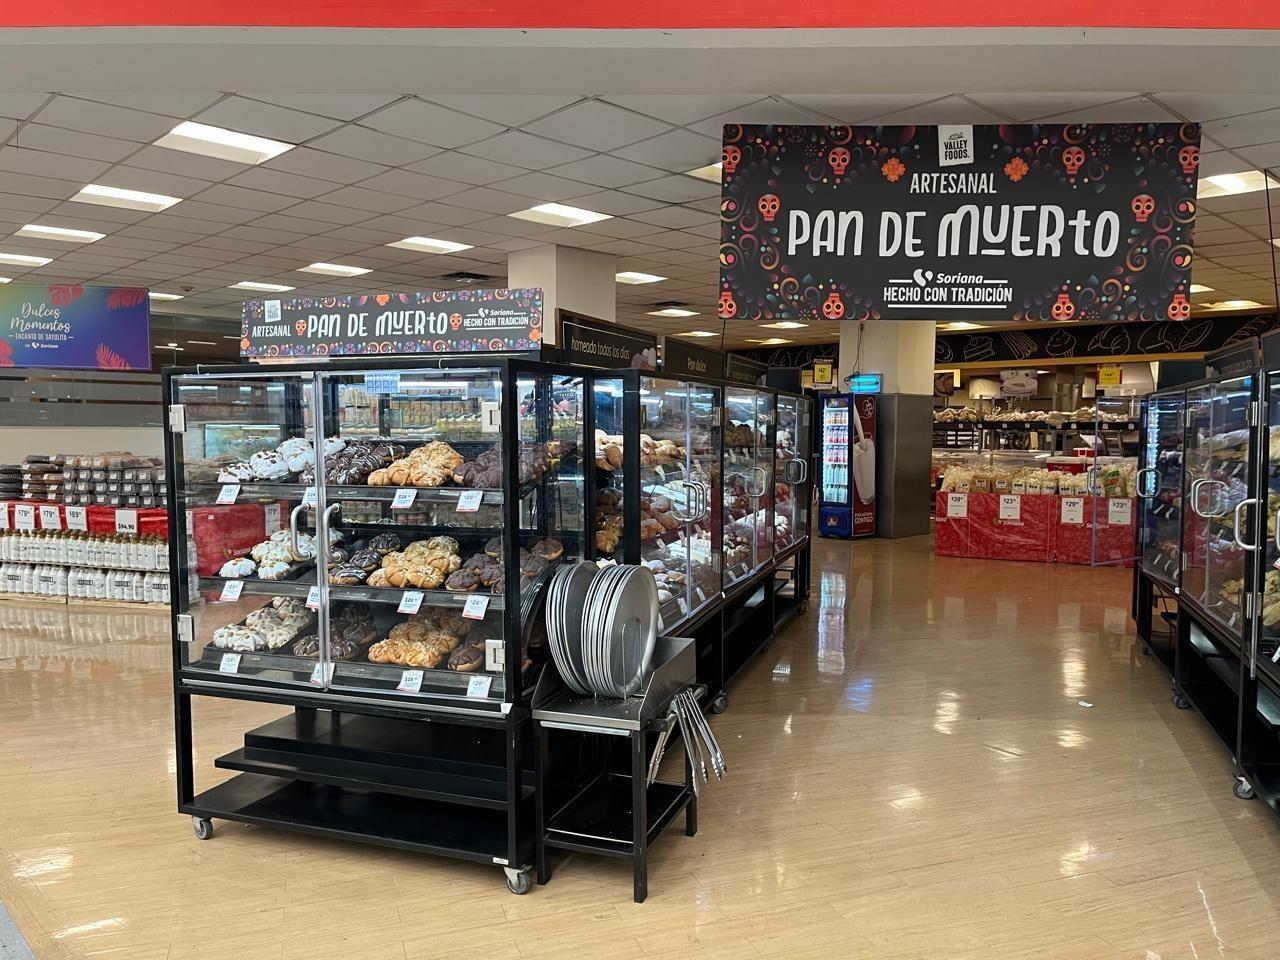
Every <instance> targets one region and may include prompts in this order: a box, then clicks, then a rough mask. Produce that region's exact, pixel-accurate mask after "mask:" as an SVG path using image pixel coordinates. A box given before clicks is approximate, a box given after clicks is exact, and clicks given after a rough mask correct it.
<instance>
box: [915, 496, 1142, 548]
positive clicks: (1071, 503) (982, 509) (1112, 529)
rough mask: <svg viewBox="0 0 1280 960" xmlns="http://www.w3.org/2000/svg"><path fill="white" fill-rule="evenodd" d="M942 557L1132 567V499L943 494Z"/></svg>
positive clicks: (938, 529)
mask: <svg viewBox="0 0 1280 960" xmlns="http://www.w3.org/2000/svg"><path fill="white" fill-rule="evenodd" d="M934 515H935V517H936V521H935V524H934V552H935V553H936V554H937V555H938V556H940V557H973V558H975V559H983V560H1029V561H1036V562H1040V563H1079V564H1114V565H1117V566H1130V565H1131V564H1132V562H1133V557H1134V553H1135V537H1136V536H1137V527H1136V524H1135V522H1134V518H1135V510H1134V500H1133V498H1131V497H1091V496H1058V495H1056V494H1039V495H1037V494H1016V493H983V492H974V493H955V492H946V491H940V492H939V493H938V494H937V501H936V505H935V513H934Z"/></svg>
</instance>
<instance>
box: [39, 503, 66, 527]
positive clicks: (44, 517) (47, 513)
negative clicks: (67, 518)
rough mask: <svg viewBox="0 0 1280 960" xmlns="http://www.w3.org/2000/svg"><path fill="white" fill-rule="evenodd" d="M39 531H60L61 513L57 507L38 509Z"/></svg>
mask: <svg viewBox="0 0 1280 960" xmlns="http://www.w3.org/2000/svg"><path fill="white" fill-rule="evenodd" d="M40 529H41V530H61V529H62V511H61V510H59V509H58V508H57V507H41V508H40Z"/></svg>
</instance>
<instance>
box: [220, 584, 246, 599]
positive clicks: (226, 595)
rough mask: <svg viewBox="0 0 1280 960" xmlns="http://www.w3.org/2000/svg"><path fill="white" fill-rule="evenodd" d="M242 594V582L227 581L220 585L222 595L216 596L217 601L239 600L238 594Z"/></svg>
mask: <svg viewBox="0 0 1280 960" xmlns="http://www.w3.org/2000/svg"><path fill="white" fill-rule="evenodd" d="M242 593H244V581H243V580H228V581H227V582H226V583H224V584H223V585H222V593H220V594H219V595H218V599H219V600H239V599H240V594H242Z"/></svg>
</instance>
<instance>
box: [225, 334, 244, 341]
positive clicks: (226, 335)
mask: <svg viewBox="0 0 1280 960" xmlns="http://www.w3.org/2000/svg"><path fill="white" fill-rule="evenodd" d="M222 339H223V340H239V339H240V334H238V333H237V334H236V335H235V336H234V337H233V336H231V334H229V333H224V334H223V335H222Z"/></svg>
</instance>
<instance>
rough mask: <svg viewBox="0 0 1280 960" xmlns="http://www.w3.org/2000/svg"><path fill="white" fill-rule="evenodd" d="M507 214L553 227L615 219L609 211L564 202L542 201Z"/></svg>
mask: <svg viewBox="0 0 1280 960" xmlns="http://www.w3.org/2000/svg"><path fill="white" fill-rule="evenodd" d="M507 216H509V217H515V218H516V219H517V220H530V221H532V222H534V223H545V224H548V225H550V226H553V227H581V226H583V225H585V224H588V223H599V222H600V221H601V220H612V219H613V218H612V217H611V216H610V215H609V214H607V213H596V212H595V211H594V210H583V209H582V208H581V207H570V206H568V205H567V204H563V203H540V204H538V206H536V207H530V208H529V209H528V210H517V211H516V212H515V213H509V214H507Z"/></svg>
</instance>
